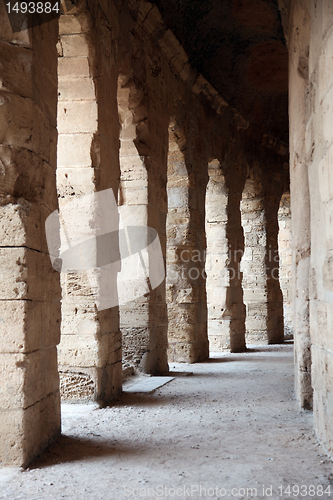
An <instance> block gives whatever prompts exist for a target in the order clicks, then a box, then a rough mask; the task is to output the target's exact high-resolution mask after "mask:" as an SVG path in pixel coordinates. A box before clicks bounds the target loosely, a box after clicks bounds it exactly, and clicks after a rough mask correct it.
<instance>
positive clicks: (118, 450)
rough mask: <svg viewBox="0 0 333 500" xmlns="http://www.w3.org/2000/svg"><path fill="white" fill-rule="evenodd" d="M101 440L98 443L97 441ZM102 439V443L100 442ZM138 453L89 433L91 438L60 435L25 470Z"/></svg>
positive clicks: (133, 448)
mask: <svg viewBox="0 0 333 500" xmlns="http://www.w3.org/2000/svg"><path fill="white" fill-rule="evenodd" d="M99 439H101V441H100V442H99V441H98V440H99ZM102 439H103V441H102ZM133 453H138V450H137V449H136V448H135V446H134V447H132V446H131V447H130V446H126V445H122V444H120V443H119V442H116V443H106V442H105V437H104V438H103V437H102V436H100V435H99V434H97V433H96V434H94V433H91V438H78V437H73V436H66V435H61V436H60V438H59V440H58V441H56V442H55V443H53V444H52V445H51V446H50V447H49V448H48V449H47V450H46V451H45V452H44V453H43V455H41V456H40V457H39V458H38V459H37V460H36V461H35V462H34V463H33V464H32V465H30V467H29V468H28V469H27V470H32V469H43V468H44V467H50V466H51V465H56V464H63V463H67V462H78V461H82V460H84V459H88V458H89V459H91V458H101V457H111V456H112V455H113V456H117V457H118V458H119V456H120V455H129V454H133Z"/></svg>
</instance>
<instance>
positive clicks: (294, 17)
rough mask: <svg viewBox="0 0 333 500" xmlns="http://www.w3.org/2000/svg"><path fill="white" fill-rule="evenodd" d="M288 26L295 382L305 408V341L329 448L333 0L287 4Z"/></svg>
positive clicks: (319, 424) (318, 426)
mask: <svg viewBox="0 0 333 500" xmlns="http://www.w3.org/2000/svg"><path fill="white" fill-rule="evenodd" d="M290 28H291V29H290V47H289V49H290V92H291V94H290V103H291V131H290V136H291V148H292V149H291V160H292V162H291V174H292V183H291V187H292V190H291V200H292V220H293V224H292V232H293V239H294V243H293V265H294V268H295V275H294V280H296V293H297V294H298V295H296V297H295V302H296V307H295V318H294V330H295V332H294V333H295V335H296V338H297V341H296V363H297V364H296V368H297V372H296V378H297V380H296V382H297V384H296V387H297V394H298V399H299V401H300V403H301V405H302V406H305V407H307V406H309V405H310V404H311V387H310V345H311V361H312V365H311V376H312V387H313V410H314V428H315V431H316V433H317V435H318V436H319V438H320V439H321V440H322V442H323V443H324V445H325V446H326V447H327V449H328V451H329V453H330V454H332V451H333V434H332V425H331V423H332V412H333V408H332V397H333V393H332V373H333V369H332V363H333V357H332V334H331V316H332V290H333V288H332V264H331V262H332V224H331V219H330V217H331V211H332V196H333V180H332V178H331V161H332V160H331V156H332V151H333V150H332V147H333V146H332V143H333V135H332V103H333V65H332V44H333V5H332V3H331V2H329V1H326V0H323V1H322V2H310V1H303V2H296V1H295V2H293V3H292V9H291V18H290ZM309 326H310V328H309ZM310 337H311V340H310Z"/></svg>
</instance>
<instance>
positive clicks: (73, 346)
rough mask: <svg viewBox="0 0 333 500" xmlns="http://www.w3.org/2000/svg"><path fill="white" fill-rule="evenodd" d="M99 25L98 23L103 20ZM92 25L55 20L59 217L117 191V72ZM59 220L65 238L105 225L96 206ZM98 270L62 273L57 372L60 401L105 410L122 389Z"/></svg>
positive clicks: (114, 320)
mask: <svg viewBox="0 0 333 500" xmlns="http://www.w3.org/2000/svg"><path fill="white" fill-rule="evenodd" d="M99 22H100V23H101V24H102V23H103V19H100V20H99ZM93 24H94V23H93V20H92V19H91V18H90V15H89V14H88V13H87V12H85V11H82V9H79V11H78V12H76V13H75V14H73V15H63V16H61V17H60V21H59V25H60V41H59V61H58V72H59V102H58V131H59V143H58V169H57V185H58V193H59V202H60V214H62V213H63V212H64V213H67V212H68V209H67V208H66V207H68V206H70V203H72V202H73V201H77V200H79V199H80V198H82V197H84V196H87V195H93V193H98V192H101V191H103V190H106V189H109V188H113V189H114V192H115V193H116V192H117V186H118V175H119V159H118V145H119V122H118V113H117V106H116V99H115V97H116V95H114V96H113V98H112V96H111V95H110V91H109V89H114V94H115V93H116V90H115V89H116V81H117V69H116V65H115V62H114V56H113V54H112V53H111V40H110V39H109V38H108V35H107V31H106V32H103V31H102V32H99V33H98V34H95V33H94V30H93ZM115 198H116V197H115ZM96 199H97V198H96ZM86 200H88V198H86ZM63 222H64V223H65V225H66V228H67V238H69V240H71V239H72V234H75V233H76V229H77V227H78V226H80V227H82V231H83V232H85V231H86V230H87V231H89V228H96V231H98V228H99V227H100V224H103V223H104V222H103V221H100V220H99V215H98V213H96V207H95V204H94V203H91V204H90V203H88V201H87V202H85V203H84V204H83V205H82V206H81V208H80V213H77V212H75V211H74V212H73V213H72V214H71V217H69V220H68V218H67V220H64V221H63ZM85 227H86V228H87V229H85ZM89 237H91V235H90V236H89ZM65 243H66V242H65ZM73 244H75V241H74V242H73ZM104 272H105V271H101V270H100V269H98V268H96V269H87V270H84V269H81V270H80V271H79V272H77V271H76V270H75V269H73V270H72V272H66V273H63V274H62V328H61V331H62V337H61V343H60V346H59V363H60V365H59V369H60V377H61V389H62V397H63V398H65V399H72V400H73V399H74V400H75V399H79V400H84V399H95V400H97V401H100V402H101V403H103V404H104V403H106V402H109V401H111V400H112V398H113V397H114V396H115V395H116V394H117V393H119V392H120V391H121V338H120V332H119V326H118V325H119V320H118V309H117V307H116V305H117V304H116V303H115V304H114V305H115V307H112V308H111V307H110V306H108V307H107V308H106V309H102V310H98V304H97V301H98V300H99V299H98V296H99V295H100V294H101V293H102V289H103V286H105V285H106V284H105V283H104V284H103V280H104V279H105V274H103V273H104ZM111 274H112V273H111ZM111 274H110V276H109V283H108V287H111V288H112V289H113V292H112V293H113V294H116V293H117V292H116V280H117V276H116V272H114V274H113V275H112V276H111ZM110 293H111V292H110ZM99 307H100V306H99Z"/></svg>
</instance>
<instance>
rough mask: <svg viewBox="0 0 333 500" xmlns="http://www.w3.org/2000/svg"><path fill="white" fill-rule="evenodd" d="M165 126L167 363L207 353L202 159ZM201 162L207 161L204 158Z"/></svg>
mask: <svg viewBox="0 0 333 500" xmlns="http://www.w3.org/2000/svg"><path fill="white" fill-rule="evenodd" d="M194 157H195V153H193V151H192V147H191V145H190V144H189V142H188V141H187V139H186V138H185V137H184V135H183V134H182V133H180V132H179V131H178V134H177V129H176V128H175V127H174V126H171V127H170V139H169V156H168V218H167V237H168V239H167V250H168V259H167V293H168V295H167V303H168V322H169V326H168V341H169V351H168V354H169V361H180V362H189V363H193V362H196V361H200V360H202V359H205V358H207V357H208V339H207V322H206V321H207V305H206V289H205V285H206V283H205V278H206V276H205V270H204V266H205V231H204V230H205V218H204V213H205V205H204V200H205V189H206V183H207V179H206V178H205V174H206V175H207V173H206V172H205V160H203V159H201V158H200V156H199V157H197V158H196V159H194ZM206 164H207V162H206Z"/></svg>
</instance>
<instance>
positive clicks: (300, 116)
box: [289, 1, 313, 408]
mask: <svg viewBox="0 0 333 500" xmlns="http://www.w3.org/2000/svg"><path fill="white" fill-rule="evenodd" d="M310 11H311V7H310V2H309V1H307V2H305V3H304V6H303V7H302V6H301V5H300V4H299V3H298V2H292V5H291V13H290V16H291V18H290V20H291V25H290V42H289V72H290V80H289V96H290V97H289V99H290V103H292V105H291V106H290V110H289V117H290V118H289V121H290V198H291V214H292V216H291V231H292V267H293V305H294V317H293V323H294V345H295V347H294V356H295V387H296V397H297V400H298V402H299V404H300V406H301V407H302V408H311V407H312V397H313V396H312V392H313V391H312V386H311V338H310V315H309V275H310V255H311V226H310V214H311V211H310V192H309V176H308V160H309V157H311V155H312V139H311V140H310V137H309V139H308V140H306V128H305V127H306V121H307V119H308V118H309V112H310V111H311V105H310V101H309V98H308V90H309V87H308V85H309V44H310V35H311V22H310V19H311V18H310Z"/></svg>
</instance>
